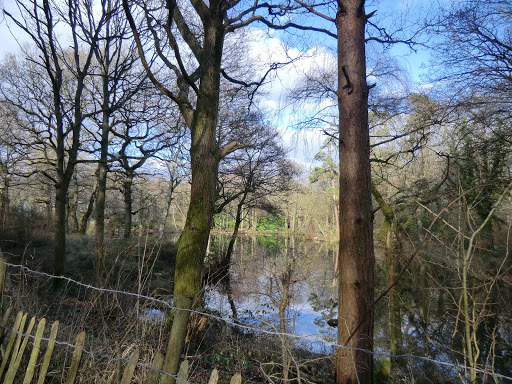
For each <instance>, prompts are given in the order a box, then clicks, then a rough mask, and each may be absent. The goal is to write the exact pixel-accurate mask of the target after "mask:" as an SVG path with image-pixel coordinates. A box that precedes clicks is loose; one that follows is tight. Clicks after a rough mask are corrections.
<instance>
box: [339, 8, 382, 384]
mask: <svg viewBox="0 0 512 384" xmlns="http://www.w3.org/2000/svg"><path fill="white" fill-rule="evenodd" d="M338 4H339V9H338V11H339V12H338V16H337V18H336V26H337V31H338V99H339V100H338V104H339V119H340V121H339V137H340V249H339V256H338V258H339V268H340V273H339V276H340V281H339V312H338V344H339V345H341V347H338V349H337V354H336V374H337V376H336V382H337V383H338V384H341V383H344V384H349V383H350V384H355V383H362V384H370V383H372V380H373V356H372V354H371V351H372V350H373V311H372V305H373V297H374V280H373V271H374V263H375V257H374V251H373V215H372V202H371V188H370V185H371V170H370V140H369V132H368V86H367V84H366V63H365V36H364V34H365V23H366V14H365V11H364V0H340V1H339V2H338Z"/></svg>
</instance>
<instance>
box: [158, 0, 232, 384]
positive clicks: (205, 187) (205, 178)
mask: <svg viewBox="0 0 512 384" xmlns="http://www.w3.org/2000/svg"><path fill="white" fill-rule="evenodd" d="M203 23H204V38H203V53H202V57H203V60H202V62H201V63H200V64H201V68H202V69H203V71H202V74H201V78H200V85H199V96H198V100H197V104H196V109H195V111H194V115H193V119H192V122H191V126H190V131H191V140H192V142H191V147H190V158H191V169H192V182H191V191H190V205H189V208H188V212H187V220H186V222H185V227H184V228H183V232H182V234H181V237H180V240H179V246H178V254H177V255H176V269H175V274H174V305H175V306H176V307H178V308H183V309H191V308H193V306H194V304H196V302H197V300H198V298H199V294H200V291H201V283H202V279H201V272H202V268H203V262H204V258H205V255H206V249H207V246H208V238H209V236H210V229H211V227H212V223H213V213H214V204H215V200H216V197H217V188H216V187H217V186H216V184H217V173H218V168H219V160H220V156H221V154H220V148H219V147H218V145H217V143H216V142H215V130H216V126H217V117H218V109H219V92H220V64H221V60H222V48H223V43H224V27H223V10H222V2H219V1H211V2H210V5H209V17H208V18H206V19H204V20H203ZM189 315H190V312H189V311H188V310H185V311H183V310H182V311H180V310H177V311H175V312H174V319H173V323H172V328H171V334H170V337H169V344H168V347H167V356H166V360H165V364H164V370H165V371H166V372H170V373H173V374H175V373H176V372H177V371H178V367H179V363H180V359H181V353H182V351H183V347H184V345H185V337H186V334H187V326H188V320H189ZM163 379H164V380H162V381H163V383H162V384H166V383H168V382H171V383H174V379H173V378H169V377H164V378H163Z"/></svg>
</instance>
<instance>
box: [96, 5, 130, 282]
mask: <svg viewBox="0 0 512 384" xmlns="http://www.w3.org/2000/svg"><path fill="white" fill-rule="evenodd" d="M109 6H110V4H109ZM107 28H108V23H107ZM104 55H105V57H106V58H107V63H105V65H106V70H108V68H109V61H108V60H109V59H110V54H109V43H107V44H106V45H105V52H104ZM104 71H105V70H104ZM102 75H103V76H102V80H103V84H102V85H103V102H102V108H103V116H102V122H101V141H100V160H99V162H98V169H97V171H96V172H97V178H98V179H97V183H98V184H97V193H96V206H95V212H94V216H95V219H96V220H95V221H96V224H95V227H94V278H95V280H96V282H97V283H100V282H102V281H103V279H104V277H105V247H104V240H105V199H106V191H107V172H108V169H107V157H108V135H109V133H110V112H109V106H110V93H109V78H108V73H103V74H102ZM125 183H126V181H125ZM125 188H127V186H126V184H125ZM129 189H130V190H129V192H130V193H129V194H130V198H131V185H130V187H129ZM125 194H126V190H125ZM130 202H131V199H130ZM125 203H126V200H125ZM129 212H130V219H131V212H132V211H131V204H130V206H129ZM125 214H126V212H125ZM130 227H131V222H130ZM125 237H126V227H125ZM128 237H129V235H128Z"/></svg>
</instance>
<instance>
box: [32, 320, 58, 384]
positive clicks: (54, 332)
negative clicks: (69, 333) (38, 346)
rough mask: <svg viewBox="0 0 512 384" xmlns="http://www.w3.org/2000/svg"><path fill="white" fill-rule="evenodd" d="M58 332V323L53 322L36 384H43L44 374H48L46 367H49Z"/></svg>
mask: <svg viewBox="0 0 512 384" xmlns="http://www.w3.org/2000/svg"><path fill="white" fill-rule="evenodd" d="M58 331H59V321H58V320H57V321H55V322H54V323H53V324H52V329H51V331H50V337H49V339H50V340H49V341H48V346H47V347H46V352H45V354H44V358H43V365H42V366H41V370H40V371H39V379H38V380H37V384H44V381H45V378H46V373H47V372H48V367H49V366H50V359H51V358H52V353H53V348H54V347H55V340H56V339H57V332H58Z"/></svg>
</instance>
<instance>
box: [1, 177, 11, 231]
mask: <svg viewBox="0 0 512 384" xmlns="http://www.w3.org/2000/svg"><path fill="white" fill-rule="evenodd" d="M0 204H1V206H0V222H1V225H2V228H5V226H6V224H7V217H8V215H9V210H10V208H9V205H10V202H9V178H8V177H5V178H4V185H3V187H2V190H1V193H0Z"/></svg>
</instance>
